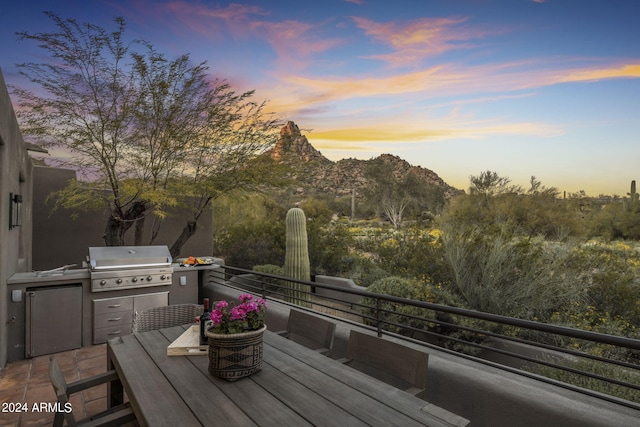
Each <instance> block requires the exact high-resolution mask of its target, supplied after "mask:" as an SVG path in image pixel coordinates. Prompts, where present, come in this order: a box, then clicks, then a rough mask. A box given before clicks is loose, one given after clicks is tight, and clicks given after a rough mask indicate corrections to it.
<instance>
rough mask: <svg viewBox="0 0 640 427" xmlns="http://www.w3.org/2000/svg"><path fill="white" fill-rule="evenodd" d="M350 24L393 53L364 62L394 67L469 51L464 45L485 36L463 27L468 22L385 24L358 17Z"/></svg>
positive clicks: (425, 20)
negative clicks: (383, 63)
mask: <svg viewBox="0 0 640 427" xmlns="http://www.w3.org/2000/svg"><path fill="white" fill-rule="evenodd" d="M353 20H354V22H355V23H356V25H357V26H358V27H360V28H361V29H363V30H364V32H365V34H366V35H369V36H371V37H373V38H374V39H376V40H378V41H380V42H382V43H383V44H385V45H388V46H390V47H391V48H392V49H393V50H394V51H393V52H391V53H387V54H379V55H369V56H367V58H371V59H379V60H382V61H386V62H388V63H389V64H391V65H393V66H405V65H417V64H419V61H420V60H422V59H423V58H425V57H428V56H434V55H439V54H442V53H444V52H446V51H449V50H452V49H463V48H469V47H471V45H470V44H468V43H465V42H467V41H469V40H473V39H478V38H481V37H484V36H485V35H486V34H487V32H485V31H482V30H479V29H474V30H471V29H469V28H465V27H462V26H461V24H463V23H465V22H466V21H467V18H421V19H416V20H413V21H410V22H387V23H379V22H375V21H372V20H369V19H366V18H360V17H354V18H353Z"/></svg>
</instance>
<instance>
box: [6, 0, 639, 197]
mask: <svg viewBox="0 0 640 427" xmlns="http://www.w3.org/2000/svg"><path fill="white" fill-rule="evenodd" d="M45 10H50V11H53V12H55V13H57V14H58V15H60V16H61V17H63V18H76V19H78V20H79V21H82V22H91V23H94V24H99V25H101V26H103V27H105V28H107V29H113V28H115V27H114V26H113V18H114V17H116V16H123V17H124V18H125V21H126V22H127V31H126V34H128V35H129V36H130V37H132V38H134V37H139V38H144V39H146V40H149V41H150V42H151V43H152V44H153V45H154V46H155V47H156V48H157V49H158V50H160V51H162V52H164V53H165V54H167V55H168V56H170V57H175V56H177V55H179V54H183V53H190V55H191V58H192V60H193V61H194V62H202V61H207V63H208V64H209V66H210V72H211V74H212V75H213V76H215V77H220V78H225V79H227V80H228V81H229V82H230V83H231V84H232V85H233V86H234V87H235V88H236V89H237V90H238V91H243V90H248V89H255V90H256V98H257V99H259V100H262V99H267V100H268V101H269V104H268V105H269V108H270V109H271V110H272V111H275V112H276V113H277V115H278V116H279V117H281V118H282V119H283V120H293V121H294V122H296V124H297V125H298V126H299V127H300V128H301V129H304V130H305V134H306V136H307V138H308V139H309V141H310V142H311V143H312V144H313V146H314V147H316V148H317V149H318V150H320V151H321V152H322V153H323V154H324V155H325V156H326V157H328V158H330V159H331V160H339V159H342V158H348V157H356V158H361V159H369V158H372V157H375V156H378V155H380V154H382V153H391V154H395V155H398V156H400V157H402V158H404V159H405V160H407V161H409V162H410V163H411V164H413V165H419V166H423V167H426V168H428V169H431V170H433V171H434V172H436V173H437V174H438V175H440V177H441V178H443V179H444V180H445V181H446V182H447V183H449V184H451V185H453V186H454V187H457V188H461V189H467V188H468V185H469V176H470V175H479V174H480V172H482V171H484V170H492V171H496V172H498V173H499V174H500V175H503V176H507V177H509V178H511V180H512V181H513V182H514V183H515V184H521V185H523V186H525V185H526V184H527V183H528V181H529V178H530V177H531V176H532V175H535V176H536V177H537V178H538V179H539V180H540V181H542V183H543V184H544V185H546V186H554V187H557V188H558V189H559V190H561V191H567V192H568V193H569V192H578V191H580V190H585V191H586V192H587V194H588V195H591V196H596V195H598V194H601V193H602V194H618V195H625V194H626V193H627V192H628V191H629V186H630V181H631V180H632V179H637V180H639V181H640V1H639V0H597V1H596V0H395V1H389V0H324V1H314V2H306V1H300V0H295V1H293V0H292V1H289V0H271V1H259V0H249V1H242V0H238V2H236V3H229V2H225V1H209V0H199V1H196V0H185V1H151V0H130V1H118V0H106V1H87V0H83V1H80V0H77V1H76V0H68V1H46V2H45V1H32V0H22V1H17V2H11V4H10V5H3V8H2V12H1V13H0V67H1V68H2V71H3V74H4V78H5V80H6V82H7V83H9V84H16V85H21V84H22V83H23V82H21V80H20V79H19V77H18V75H17V73H16V69H15V64H16V63H19V62H33V61H36V62H41V61H43V60H45V59H46V58H44V57H42V56H41V55H42V52H41V51H40V50H39V49H38V48H37V47H36V46H35V45H34V44H33V43H30V42H21V41H18V40H17V39H16V36H15V32H16V31H23V30H24V31H27V32H41V31H50V30H53V29H54V27H53V24H52V22H51V21H50V20H49V19H48V18H47V17H46V16H45V15H44V14H43V13H42V12H43V11H45Z"/></svg>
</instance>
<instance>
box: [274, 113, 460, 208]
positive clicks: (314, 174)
mask: <svg viewBox="0 0 640 427" xmlns="http://www.w3.org/2000/svg"><path fill="white" fill-rule="evenodd" d="M265 155H268V156H270V157H271V158H272V159H274V160H277V161H279V162H282V163H288V164H291V165H294V166H295V167H294V172H291V173H290V177H291V178H292V179H294V180H295V181H296V182H297V183H299V184H300V187H298V188H297V190H296V193H297V194H300V195H302V194H307V193H313V192H321V193H325V194H333V195H335V196H344V195H350V194H351V192H352V191H353V190H354V189H356V190H358V189H362V188H367V187H369V186H370V182H369V178H367V176H366V170H367V167H368V165H369V164H370V163H371V162H372V161H376V160H377V161H383V162H384V163H385V164H386V165H387V166H388V167H389V168H390V169H391V170H392V171H393V174H394V175H395V176H396V177H398V178H401V177H403V176H405V175H406V174H407V173H408V172H410V171H411V172H413V173H414V174H416V175H417V176H418V177H419V178H420V179H421V180H422V181H423V182H424V183H425V184H430V185H437V186H440V187H442V188H443V190H444V192H445V194H446V195H447V196H448V197H451V196H453V195H456V194H459V193H461V192H462V191H461V190H458V189H456V188H453V187H451V186H450V185H448V184H447V183H445V182H444V181H443V180H442V179H441V178H440V177H439V176H438V175H437V174H436V173H435V172H433V171H431V170H429V169H426V168H423V167H421V166H412V165H411V164H410V163H409V162H407V161H406V160H404V159H402V158H400V157H398V156H394V155H392V154H382V155H380V156H379V157H377V158H375V159H371V160H358V159H343V160H339V161H337V162H332V161H331V160H329V159H327V158H326V157H324V156H323V155H322V153H320V151H318V150H316V149H315V148H314V147H313V145H311V143H310V142H309V141H308V140H307V137H306V136H304V135H302V134H301V133H300V128H298V126H297V125H296V124H295V123H294V122H292V121H289V122H287V124H286V125H284V126H283V127H282V129H280V137H279V138H278V142H276V144H275V145H274V147H273V148H272V149H271V150H269V151H267V153H265Z"/></svg>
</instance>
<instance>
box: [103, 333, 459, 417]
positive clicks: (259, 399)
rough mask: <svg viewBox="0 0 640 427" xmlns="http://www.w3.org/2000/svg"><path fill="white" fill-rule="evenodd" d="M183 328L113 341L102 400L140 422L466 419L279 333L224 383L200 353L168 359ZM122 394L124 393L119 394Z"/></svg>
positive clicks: (266, 340)
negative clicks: (245, 370)
mask: <svg viewBox="0 0 640 427" xmlns="http://www.w3.org/2000/svg"><path fill="white" fill-rule="evenodd" d="M188 327H189V325H185V326H183V327H173V328H167V329H161V330H157V331H148V332H141V333H134V334H132V335H127V336H122V337H118V338H114V339H112V340H110V341H109V342H108V345H107V364H108V367H109V369H115V370H116V372H117V373H118V376H119V381H116V382H114V383H111V384H110V386H109V391H108V404H109V405H110V406H111V405H115V404H118V403H120V402H121V401H122V400H123V398H124V399H125V400H126V399H128V400H129V402H130V404H131V406H132V407H133V410H134V412H135V414H136V417H137V419H138V423H139V424H140V425H142V426H152V427H156V426H172V427H173V426H203V425H221V426H277V427H282V426H304V425H317V426H360V425H363V426H364V425H374V426H375V425H379V426H391V425H397V426H431V427H451V426H463V425H466V423H467V422H468V421H467V420H465V419H463V418H461V417H458V416H456V415H454V414H452V413H450V412H448V411H446V410H444V409H442V408H439V407H437V406H435V405H432V404H430V403H429V402H426V401H424V400H422V399H419V398H417V397H416V396H413V395H411V394H409V393H406V392H404V391H402V390H399V389H397V388H395V387H393V386H391V385H388V384H386V383H384V382H381V381H379V380H377V379H375V378H373V377H370V376H368V375H366V374H364V373H361V372H359V371H357V370H355V369H353V368H350V367H348V366H346V365H344V364H342V363H340V362H338V361H336V360H333V359H331V358H329V357H327V356H323V355H321V354H319V353H317V352H315V351H313V350H311V349H308V348H306V347H303V346H302V345H300V344H297V343H294V342H293V341H290V340H288V339H286V338H284V337H282V336H280V335H278V334H275V333H273V332H270V331H266V332H265V334H264V348H263V368H262V370H261V371H259V372H257V373H255V374H253V375H251V376H249V377H246V378H242V379H239V380H237V381H233V382H229V381H226V380H224V379H220V378H217V377H214V376H212V375H210V374H209V372H208V362H209V360H208V357H207V356H206V355H192V356H168V355H167V346H168V345H169V344H170V343H171V342H173V341H174V340H176V339H177V338H178V337H180V335H181V334H182V333H183V332H184V331H185V330H186V329H187V328H188ZM123 392H124V393H123Z"/></svg>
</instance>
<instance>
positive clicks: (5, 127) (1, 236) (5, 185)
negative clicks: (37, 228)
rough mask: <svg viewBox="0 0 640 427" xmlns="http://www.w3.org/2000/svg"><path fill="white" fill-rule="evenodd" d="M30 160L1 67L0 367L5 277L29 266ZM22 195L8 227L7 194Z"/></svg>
mask: <svg viewBox="0 0 640 427" xmlns="http://www.w3.org/2000/svg"><path fill="white" fill-rule="evenodd" d="M32 170H33V167H32V164H31V160H30V158H29V156H28V154H27V149H26V146H25V143H24V141H23V139H22V135H21V134H20V129H19V128H18V123H17V121H16V118H15V112H14V110H13V106H12V104H11V99H10V98H9V93H8V91H7V87H6V84H5V81H4V76H3V75H2V71H1V70H0V367H3V366H4V365H5V364H6V361H7V321H8V320H10V319H7V301H8V294H7V278H9V277H10V276H11V275H12V274H14V273H16V272H20V271H29V270H30V269H31V233H32V227H31V224H32V223H31V212H32V209H31V200H32V198H31V197H32V193H31V188H32ZM12 193H13V194H19V195H21V196H22V199H23V202H22V215H21V221H22V225H21V226H20V227H14V228H12V229H9V206H10V201H9V195H10V194H12Z"/></svg>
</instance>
